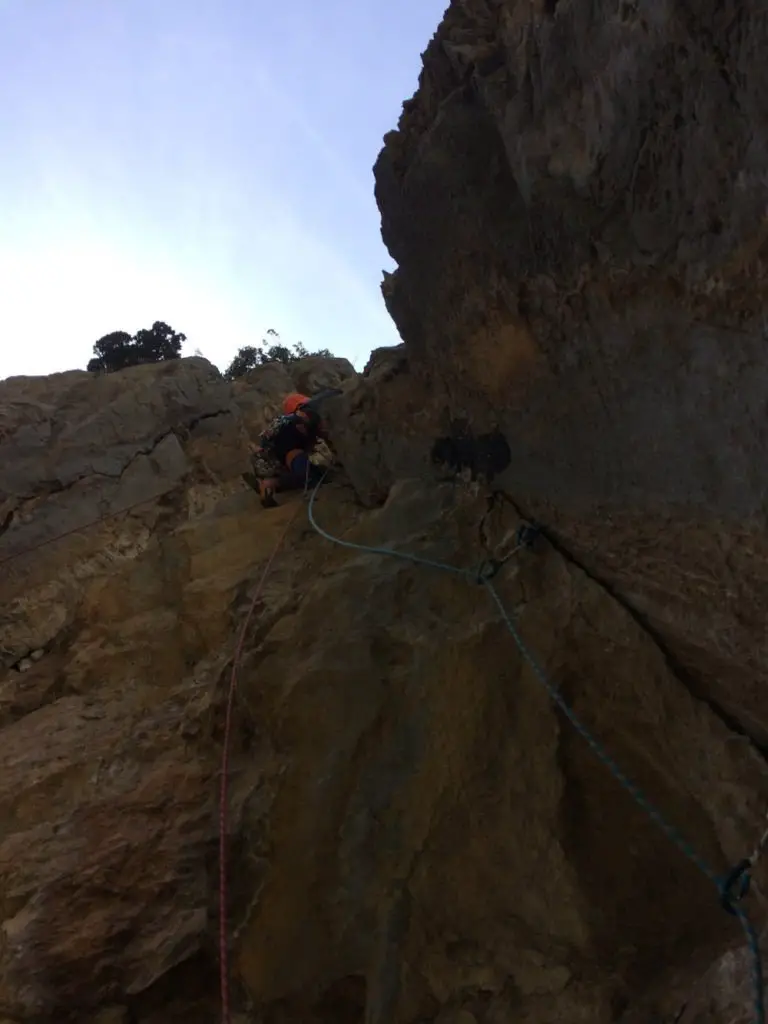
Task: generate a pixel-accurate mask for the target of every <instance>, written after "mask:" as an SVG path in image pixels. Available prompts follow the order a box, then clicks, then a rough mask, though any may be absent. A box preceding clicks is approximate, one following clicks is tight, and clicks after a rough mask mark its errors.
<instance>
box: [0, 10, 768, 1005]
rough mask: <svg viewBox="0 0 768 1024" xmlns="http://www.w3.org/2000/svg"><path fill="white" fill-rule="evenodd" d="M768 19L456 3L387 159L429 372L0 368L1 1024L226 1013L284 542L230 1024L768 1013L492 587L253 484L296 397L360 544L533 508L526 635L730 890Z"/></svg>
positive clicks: (504, 587) (730, 927)
mask: <svg viewBox="0 0 768 1024" xmlns="http://www.w3.org/2000/svg"><path fill="white" fill-rule="evenodd" d="M767 17H768V15H766V14H765V13H764V9H763V8H762V7H758V6H757V5H756V4H753V3H751V2H750V3H745V4H741V5H740V6H739V7H738V8H737V7H736V6H735V5H733V6H732V5H731V4H729V3H728V2H726V3H721V4H719V5H715V3H714V0H698V2H697V3H695V4H694V3H693V2H692V0H691V2H685V0H678V2H677V3H674V4H673V3H671V2H670V3H664V2H661V3H659V2H654V3H651V2H650V0H649V2H647V3H646V2H645V0H638V2H636V3H623V2H622V3H620V4H618V3H610V2H608V0H595V2H592V3H587V2H586V0H559V2H558V3H552V2H548V0H542V2H541V3H538V2H533V0H531V2H525V0H516V2H515V3H512V2H511V0H507V2H503V0H462V2H459V0H455V2H454V3H453V5H452V6H451V8H450V9H449V11H448V13H447V15H446V19H445V22H444V24H443V25H442V27H441V28H440V30H439V32H438V35H437V36H436V38H435V40H434V41H433V42H432V44H431V45H430V46H429V48H428V50H427V52H426V55H425V71H424V74H423V76H422V80H421V83H420V88H419V91H418V93H417V95H416V97H415V98H414V99H413V100H412V101H411V102H409V103H408V104H407V105H406V109H405V111H404V115H403V119H402V122H401V126H400V129H399V131H398V132H397V133H394V134H393V135H391V136H390V137H389V138H388V140H387V144H386V147H385V150H384V152H383V154H382V156H381V158H380V160H379V163H378V166H377V182H378V184H377V188H378V196H379V201H380V204H381V207H382V212H383V220H384V232H385V237H386V240H387V243H388V245H389V246H390V249H391V251H392V253H393V255H394V257H395V259H396V260H397V262H398V264H399V269H398V271H397V273H396V274H395V275H394V276H391V277H390V278H388V280H387V282H386V286H385V295H386V298H387V301H388V304H389V306H390V309H391V310H392V313H393V315H394V316H395V318H396V320H397V322H398V326H399V327H400V330H401V333H402V335H403V338H404V340H405V344H404V346H401V347H399V348H397V349H393V350H390V351H384V352H380V353H377V354H376V355H375V357H374V359H373V360H372V362H371V366H370V368H369V371H368V373H367V374H366V375H365V376H364V377H363V378H354V377H352V375H351V374H350V367H349V366H348V364H344V362H343V361H341V362H337V363H334V364H329V363H325V362H323V363H317V362H315V363H306V364H303V365H301V366H297V367H295V368H294V369H295V370H296V374H297V375H294V376H290V377H289V376H288V375H287V374H286V373H285V372H284V371H283V370H282V369H279V368H265V369H264V370H260V371H258V372H255V373H254V374H253V375H251V376H249V378H248V379H247V380H244V381H241V382H239V383H237V384H236V385H229V384H227V383H225V382H224V381H222V380H221V378H220V377H219V375H218V374H217V373H215V372H214V371H213V370H212V368H211V367H210V366H209V364H207V363H206V362H205V361H203V360H184V361H182V362H180V363H175V364H173V365H168V366H162V367H147V366H145V367H138V368H135V369H133V370H128V371H124V372H123V373H121V374H118V375H115V376H108V377H101V378H92V377H90V376H88V375H85V374H79V373H73V374H62V375H57V376H56V377H51V378H41V379H28V378H25V379H15V380H11V381H7V382H4V383H2V384H0V1019H3V1018H7V1019H8V1020H10V1021H12V1022H13V1024H18V1022H27V1024H32V1022H34V1024H54V1022H55V1024H58V1022H60V1021H64V1020H67V1019H71V1020H74V1021H84V1022H88V1024H107V1022H109V1024H113V1022H115V1024H116V1022H119V1024H167V1022H171V1024H182V1022H191V1024H203V1022H206V1024H207V1022H209V1021H210V1020H212V1019H215V1018H216V1014H217V977H216V914H217V909H218V908H217V889H216V830H217V807H216V795H217V791H218V782H219V779H218V773H219V766H220V757H221V740H222V725H223V707H224V699H225V695H226V687H227V683H228V668H229V665H230V661H231V657H232V653H233V649H234V643H235V636H236V634H237V630H238V627H239V625H240V623H241V622H242V620H243V617H244V615H245V614H246V611H247V608H248V606H249V604H250V602H251V600H252V598H253V595H254V588H255V585H256V581H257V580H258V578H259V576H260V573H261V570H262V568H263V566H264V564H265V562H266V561H267V559H268V558H269V556H270V554H271V552H272V550H273V548H274V545H275V543H276V542H277V541H278V539H279V538H280V536H281V534H282V532H283V530H285V529H286V528H287V530H288V533H287V540H286V543H285V546H284V549H283V551H282V553H281V555H280V557H279V559H278V560H277V562H276V564H275V568H274V571H273V572H272V574H271V575H270V577H269V579H268V582H267V585H266V587H265V590H264V593H263V595H262V598H261V600H260V601H259V603H258V605H257V616H256V618H255V620H254V622H253V624H252V626H251V628H250V630H249V632H248V636H247V638H246V642H245V646H244V659H243V663H242V666H241V671H240V678H239V689H238V700H237V707H236V715H235V735H234V737H233V749H232V776H231V794H230V806H229V818H228V821H229V827H230V836H229V841H230V853H231V863H230V893H229V914H230V921H231V935H230V942H231V949H232V967H233V988H234V994H235V1002H236V1009H237V1014H238V1016H237V1018H236V1020H234V1021H233V1024H245V1021H248V1020H257V1021H260V1022H261V1024H297V1022H301V1024H331V1022H333V1024H360V1022H362V1021H363V1020H364V1021H365V1022H366V1024H426V1022H434V1024H512V1022H514V1024H521V1022H531V1024H534V1022H536V1024H555V1022H559V1021H567V1022H568V1024H579V1022H582V1021H583V1022H584V1024H661V1022H663V1024H671V1022H672V1021H678V1022H684V1024H726V1022H727V1024H748V1022H749V1021H750V1020H751V1016H750V1000H751V993H750V989H749V984H748V970H749V964H748V961H747V959H746V957H745V953H744V949H743V942H742V937H741V935H740V933H739V931H738V926H737V924H736V922H735V921H734V920H733V919H732V918H730V917H729V916H728V915H726V914H724V913H723V911H722V910H721V909H720V908H719V907H718V902H717V894H716V892H715V891H714V887H713V886H712V885H711V884H710V883H709V882H707V881H706V880H705V879H704V878H703V877H702V876H701V875H700V874H699V873H698V871H697V869H696V867H695V866H694V865H692V864H691V863H689V861H688V860H686V859H685V858H684V857H683V856H682V855H681V854H680V853H679V852H678V851H677V850H676V848H675V847H674V846H673V845H672V844H670V842H669V841H668V839H667V838H666V837H665V836H664V835H663V834H662V833H661V832H660V831H659V830H658V829H657V828H656V827H655V826H654V824H653V823H652V822H650V821H649V820H648V819H647V817H646V816H645V815H644V814H643V813H642V812H641V811H640V810H639V809H638V808H637V807H636V805H635V804H634V803H633V802H632V800H631V799H630V798H629V797H628V795H627V794H626V792H625V791H624V790H622V789H621V788H620V787H619V786H618V785H617V783H616V782H615V780H614V779H612V778H611V776H610V774H609V773H608V772H607V771H606V769H605V767H604V765H602V764H600V763H599V762H598V761H597V760H596V759H595V758H594V756H593V754H592V753H591V752H590V751H589V749H588V748H587V747H586V746H585V744H584V743H583V741H582V740H581V739H580V738H579V737H578V736H577V735H575V734H574V732H573V730H572V729H571V727H570V725H569V724H568V722H567V721H566V720H565V719H564V717H563V716H562V715H561V714H560V713H559V712H557V711H556V710H555V709H554V708H553V706H552V704H551V702H550V700H549V699H548V697H547V695H546V693H545V692H544V691H543V689H542V687H541V685H540V682H539V680H538V678H537V677H536V675H535V673H534V672H533V671H532V670H531V667H530V665H529V664H528V663H527V662H526V661H525V660H524V659H523V658H522V657H521V656H520V653H519V651H518V649H517V647H516V645H515V644H514V642H513V640H512V638H511V637H510V635H509V633H508V632H507V630H506V629H505V627H504V625H503V623H502V621H501V619H500V616H499V612H498V609H497V608H496V607H495V605H494V604H493V603H492V601H491V600H490V598H489V595H488V593H487V592H486V590H485V588H483V587H482V586H479V585H478V584H477V583H475V582H471V581H468V580H465V579H460V578H457V577H454V576H451V575H445V574H441V573H438V572H434V571H428V570H426V569H421V568H420V569H416V568H414V567H413V566H412V565H410V564H408V563H406V562H402V561H397V560H393V559H386V558H383V557H381V556H379V555H369V554H362V553H358V552H354V551H350V550H349V549H342V548H339V547H332V546H329V545H328V544H327V543H326V542H324V541H322V540H321V539H320V538H319V537H318V536H317V535H316V534H315V533H314V532H313V531H312V530H311V529H310V527H309V526H308V525H307V522H306V519H305V516H304V510H303V509H302V508H301V501H302V498H301V497H300V496H298V495H297V496H290V497H284V498H283V499H282V503H281V507H280V508H279V509H277V510H273V511H271V512H264V511H263V510H261V508H260V507H259V504H258V501H257V500H256V498H255V496H254V495H253V493H252V492H250V491H249V490H248V489H247V488H246V487H245V486H244V485H243V483H242V480H241V477H240V474H241V473H242V471H243V470H244V469H245V468H246V466H247V454H248V442H249V439H250V438H252V437H253V436H254V435H255V434H256V432H257V431H258V429H259V428H260V426H261V424H262V423H263V422H264V421H265V419H266V418H267V417H268V416H270V415H271V414H272V412H273V411H274V409H275V408H276V406H277V404H278V403H279V398H280V395H281V394H282V393H283V391H284V390H285V389H286V387H288V386H290V387H291V388H293V387H300V388H301V389H303V390H314V388H315V387H323V386H327V385H334V384H337V383H338V382H340V381H346V383H345V384H344V394H343V395H342V396H341V397H340V398H338V399H335V400H333V401H332V402H331V403H329V415H330V419H331V422H332V425H333V431H334V441H335V442H336V445H337V448H338V450H339V452H340V454H341V456H342V461H343V462H344V465H345V467H346V470H347V474H348V478H349V479H347V478H345V477H344V476H343V475H342V476H341V477H340V478H338V479H337V480H336V481H335V482H334V483H333V485H332V486H330V487H328V488H327V489H325V490H324V491H323V493H322V495H321V497H320V500H319V502H318V504H317V515H318V518H319V519H320V521H321V522H322V524H323V526H325V527H326V528H327V529H329V530H330V531H331V532H332V533H335V534H340V535H343V536H344V538H345V539H347V540H351V541H357V542H363V543H369V544H377V545H378V544H386V545H393V546H395V547H397V548H400V549H402V550H408V551H412V552H417V553H421V554H422V555H425V556H427V557H430V558H433V559H440V560H447V561H450V562H454V563H456V564H461V565H464V566H476V565H478V564H479V562H480V560H481V559H482V558H483V557H485V556H487V555H488V554H491V553H494V554H499V555H503V554H505V553H508V552H509V551H511V550H512V547H513V545H514V537H515V531H516V529H517V527H518V525H519V524H520V521H521V520H520V515H519V510H522V511H523V512H524V513H525V514H527V515H535V516H536V517H537V518H539V519H541V520H542V521H544V522H545V524H546V525H547V526H548V528H549V537H550V540H542V541H541V542H540V543H539V545H538V547H537V550H536V551H535V552H527V551H526V552H523V553H522V554H521V555H519V556H518V557H517V558H516V559H515V560H513V561H511V562H509V563H508V564H507V566H506V567H505V569H504V571H503V572H502V573H501V574H500V575H499V577H498V578H497V584H496V585H497V586H498V591H499V594H500V595H501V597H502V598H503V600H504V603H505V605H506V606H507V607H508V608H509V609H510V611H511V612H513V613H514V615H515V620H516V622H517V623H518V624H519V629H520V632H521V634H522V636H523V638H524V640H525V642H526V644H528V645H529V647H530V649H531V650H532V651H533V652H534V653H535V655H536V657H537V658H538V659H539V662H540V664H541V665H542V666H543V668H544V669H545V670H546V672H547V674H548V676H550V677H551V678H552V679H554V680H555V681H556V682H557V684H558V685H559V686H560V687H561V688H562V691H563V693H564V694H565V696H566V697H567V699H568V700H569V701H570V702H572V704H573V706H574V707H575V709H576V711H577V712H578V714H579V715H580V716H581V717H582V719H583V720H584V722H585V723H586V724H587V725H588V726H589V728H590V729H591V730H593V731H594V733H595V734H596V735H597V736H598V737H599V738H600V739H601V740H602V741H603V742H604V743H605V745H606V746H607V748H608V749H609V751H610V753H611V755H612V756H613V757H614V758H615V759H616V761H617V762H618V763H619V764H620V765H621V767H622V769H623V770H624V771H626V772H627V773H628V774H629V775H630V776H631V777H632V778H633V779H635V780H636V781H637V782H638V783H640V784H641V785H642V787H643V788H644V790H645V791H646V793H647V794H648V796H649V797H650V798H651V799H652V801H653V802H654V803H655V804H656V805H657V806H658V807H659V809H660V810H661V811H662V812H663V813H664V815H665V816H667V817H668V818H669V820H670V821H671V822H672V823H673V824H674V825H675V826H676V827H678V828H679V829H680V830H681V832H682V833H683V834H684V836H685V837H686V838H687V839H688V840H689V841H690V842H691V844H692V845H693V846H694V847H695V848H696V850H697V851H698V852H699V853H700V854H701V856H703V857H704V858H706V860H707V861H708V862H709V863H710V864H711V865H712V867H713V869H714V870H715V871H717V872H721V871H724V870H726V869H727V868H728V867H729V866H730V865H732V864H733V863H734V862H736V861H738V860H739V859H740V858H741V857H742V856H743V855H744V854H745V852H747V851H749V850H750V849H751V848H752V846H753V845H754V842H755V841H756V839H757V837H758V836H759V834H760V831H761V829H762V827H763V820H764V815H765V810H766V806H768V770H767V769H766V764H765V760H764V757H763V756H762V754H761V752H760V749H759V743H763V742H764V741H765V740H766V737H767V735H768V734H767V733H766V729H768V711H767V710H766V709H767V708H768V704H767V703H766V700H765V698H764V696H763V691H764V676H765V672H766V649H765V643H766V641H765V630H764V613H765V609H766V603H767V599H766V594H765V585H764V583H763V577H765V575H766V559H765V538H764V533H765V529H764V527H765V515H764V493H763V492H764V486H765V485H764V482H763V480H764V475H765V474H764V473H763V467H762V462H763V461H764V460H763V458H762V456H763V444H764V439H765V428H764V415H765V408H766V398H768V394H767V393H766V390H765V389H766V381H765V372H764V369H763V367H764V357H763V351H762V345H763V312H764V285H763V282H764V274H763V267H762V263H761V260H762V259H763V258H764V257H763V254H762V246H763V230H764V224H763V219H764V212H765V207H766V198H767V197H766V194H765V192H766V186H765V183H764V180H763V175H764V171H763V165H764V162H765V161H764V154H763V149H764V144H765V111H764V104H765V102H766V101H765V99H764V97H765V96H768V92H766V90H765V86H766V82H765V76H766V71H765V70H764V67H763V64H764V60H763V53H764V51H765V43H766V18H767ZM461 421H466V422H467V423H468V424H469V426H470V428H471V431H473V432H474V434H475V435H477V434H479V433H482V432H485V431H490V430H492V429H493V428H494V427H496V426H499V427H501V428H502V429H503V430H504V432H505V433H506V434H507V437H508V439H509V441H510V443H511V444H512V445H513V451H512V462H511V465H510V467H509V469H508V470H507V471H506V472H505V473H504V474H503V476H502V477H501V478H499V479H498V480H497V481H496V482H495V487H496V488H497V492H498V493H497V494H496V497H495V498H494V499H493V500H492V501H489V498H488V493H487V490H486V488H485V487H484V486H483V484H482V482H479V483H478V482H475V483H469V484H467V483H466V482H464V481H460V480H456V479H453V478H451V479H448V480H446V479H444V478H445V477H446V476H447V475H448V474H446V473H445V467H442V468H440V469H437V468H435V467H431V466H430V460H429V453H430V449H431V445H432V443H433V441H434V440H435V439H436V438H437V437H442V436H446V435H450V433H451V432H452V431H453V430H455V429H457V427H456V424H457V423H460V422H461ZM297 505H298V506H299V507H298V510H297ZM294 512H297V515H296V518H295V519H292V517H293V515H294ZM755 740H757V741H759V743H758V744H756V743H755V742H754V741H755ZM756 882H757V884H756V886H755V887H754V890H755V891H754V895H753V898H751V900H750V910H751V911H752V913H753V914H754V916H755V919H756V920H757V921H758V923H759V924H760V926H761V927H762V923H763V921H764V901H763V899H762V889H764V883H765V872H764V868H763V867H762V866H761V867H760V868H759V869H758V872H757V878H756ZM3 1024H5V1021H3Z"/></svg>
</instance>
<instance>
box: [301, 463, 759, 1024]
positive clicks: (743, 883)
mask: <svg viewBox="0 0 768 1024" xmlns="http://www.w3.org/2000/svg"><path fill="white" fill-rule="evenodd" d="M322 483H323V481H322V479H321V480H320V481H319V483H318V484H317V486H316V487H315V488H314V490H313V491H312V494H311V496H310V499H309V506H308V516H309V522H310V525H311V526H312V528H313V529H314V530H315V532H316V533H318V534H319V535H320V536H321V537H323V538H324V539H325V540H328V541H330V542H331V543H333V544H336V545H338V546H340V547H344V548H348V549H350V550H353V551H360V552H363V553H365V554H371V555H384V556H389V557H392V558H399V559H401V560H402V561H406V562H410V563H412V564H413V565H423V566H425V567H426V568H430V569H436V570H439V571H441V572H448V573H451V574H453V575H457V576H461V577H463V578H465V579H467V580H469V581H471V582H473V583H476V584H480V585H482V586H484V587H485V588H486V589H487V591H488V593H489V595H490V597H491V600H492V601H493V602H494V604H495V605H496V608H497V609H498V611H499V614H500V615H501V618H502V621H503V622H504V625H505V626H506V628H507V631H508V632H509V633H510V635H511V637H512V639H513V640H514V642H515V644H516V646H517V648H518V650H519V652H520V654H521V655H522V657H523V658H524V659H525V661H526V662H527V663H528V665H529V667H530V668H531V669H532V671H533V673H534V675H535V676H536V678H537V679H538V681H539V682H540V683H541V685H542V686H543V687H544V689H545V690H546V691H547V693H548V694H549V696H550V698H551V699H552V701H553V702H554V703H555V704H556V705H557V707H558V708H559V709H560V711H561V712H562V713H563V714H564V715H565V717H566V718H567V719H568V721H569V722H570V723H571V725H572V726H573V728H574V729H575V730H576V732H577V733H578V734H579V735H580V736H581V737H582V739H583V740H584V741H585V742H586V743H587V745H588V746H589V748H590V749H591V750H592V752H593V753H594V754H595V755H596V756H597V758H598V759H599V760H600V761H601V762H602V763H603V764H604V765H605V767H606V768H607V769H608V770H609V771H610V773H611V774H612V775H613V777H614V778H615V779H616V781H617V782H618V783H619V784H620V785H621V786H622V787H623V788H624V789H625V790H626V792H627V793H629V795H630V796H631V797H632V798H633V800H634V801H635V803H636V804H637V805H638V806H639V807H640V808H641V809H642V810H643V811H644V812H645V814H646V815H647V816H648V817H649V818H650V819H651V821H653V822H654V823H655V824H656V825H657V826H658V827H659V828H660V829H661V831H662V832H663V833H664V834H665V835H666V836H667V838H668V839H670V840H671V842H672V843H673V844H674V845H675V846H676V847H677V848H678V850H680V851H681V852H682V853H683V854H684V855H685V856H686V857H687V858H688V859H689V860H690V861H691V862H692V863H693V864H695V865H696V867H697V868H698V869H699V871H701V872H702V873H703V874H704V876H705V877H706V878H708V879H709V881H710V882H712V883H713V884H714V886H715V887H716V889H717V891H718V894H719V897H720V903H721V905H722V906H723V908H724V909H725V910H727V911H728V913H730V914H732V915H733V916H734V917H736V918H737V919H738V921H739V924H740V925H741V927H742V930H743V932H744V936H745V939H746V942H747V946H748V949H749V954H750V967H751V974H752V984H753V987H754V1024H766V1017H765V1003H764V993H763V963H762V956H761V952H760V944H759V941H758V937H757V932H756V931H755V928H754V925H753V924H752V921H751V919H750V917H749V915H748V914H747V912H746V911H745V910H744V909H743V908H742V907H741V906H740V902H741V900H742V899H743V898H744V896H746V894H747V892H748V890H749V884H750V877H751V870H752V868H753V867H754V865H755V862H756V861H757V859H758V858H759V857H760V856H761V854H762V853H763V851H764V850H765V848H766V847H767V846H768V824H766V828H765V831H764V832H763V834H762V836H761V838H760V841H759V842H758V844H757V846H756V847H755V850H754V851H753V853H752V854H751V855H750V856H749V857H747V858H745V859H744V860H742V861H740V862H739V863H738V864H737V865H736V866H735V867H734V868H733V870H732V871H730V872H729V873H728V874H727V875H726V876H725V877H722V878H721V877H720V876H719V875H718V874H717V872H715V871H714V870H713V869H712V868H711V867H710V866H709V865H708V864H707V862H706V861H705V860H703V859H702V858H701V857H700V856H699V855H698V854H697V853H696V851H695V850H694V848H693V847H692V846H691V845H690V843H688V841H687V840H686V839H685V838H684V836H683V835H682V834H681V833H680V832H679V831H678V830H677V829H676V828H675V827H674V826H673V825H671V824H670V823H669V822H668V821H667V820H666V818H665V817H664V816H663V815H662V814H661V812H660V811H659V810H658V809H657V808H656V807H655V806H654V805H653V804H652V803H651V801H650V800H649V799H648V797H647V796H646V795H645V793H644V792H643V790H642V789H640V787H639V786H637V785H636V784H635V783H634V782H633V781H632V780H631V779H630V778H629V776H627V775H625V774H624V772H623V771H622V770H621V768H620V767H619V766H618V764H617V763H616V761H615V760H614V759H613V758H612V757H611V755H610V754H609V753H608V751H607V750H606V748H605V747H604V746H603V745H602V743H600V742H599V741H598V740H597V739H595V737H594V736H593V735H592V733H591V732H590V731H589V729H587V727H586V726H585V725H584V724H583V722H582V721H581V719H580V718H579V717H578V716H577V715H576V712H575V711H573V710H572V708H571V707H570V705H569V704H568V702H567V701H566V700H565V698H564V697H563V696H562V694H561V693H560V690H559V689H558V687H557V686H556V685H555V684H554V683H553V682H552V680H551V679H550V678H549V676H548V675H547V673H546V672H545V671H544V669H542V668H541V666H540V665H539V663H538V661H537V660H536V658H535V657H534V656H533V654H532V653H531V651H530V650H529V649H528V647H527V645H526V644H525V642H524V641H523V638H522V637H521V635H520V632H519V630H518V628H517V626H516V625H515V623H514V621H513V619H512V616H511V615H510V613H509V612H508V611H507V609H506V607H505V605H504V602H503V601H502V600H501V597H500V596H499V594H498V591H497V590H496V588H495V586H494V585H493V579H494V577H495V576H496V575H497V573H498V572H499V570H500V569H501V568H502V566H503V564H504V563H505V562H507V561H509V559H510V558H512V556H513V555H515V554H517V553H518V552H519V551H520V550H521V549H522V548H523V547H530V546H532V545H533V543H534V542H535V540H536V537H537V535H538V534H539V532H540V529H539V527H537V526H535V525H534V524H531V525H530V526H523V527H521V528H520V530H519V531H518V535H517V544H516V546H515V547H514V549H513V550H512V551H510V553H509V554H508V555H506V556H505V557H504V558H503V559H500V560H499V559H487V560H485V561H484V562H482V563H481V565H480V567H479V568H478V569H476V570H470V569H465V568H461V567H459V566H455V565H450V564H448V563H444V562H436V561H433V560H432V559H429V558H421V557H419V556H417V555H411V554H409V553H407V552H404V551H396V550H395V549H394V548H389V547H379V546H374V545H368V544H357V543H354V542H352V541H348V540H343V539H342V538H341V537H334V536H333V534H330V533H328V531H327V530H324V529H323V527H322V526H320V524H319V523H318V522H317V520H316V519H315V514H314V501H315V497H316V496H317V492H318V491H319V489H320V486H321V485H322Z"/></svg>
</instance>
